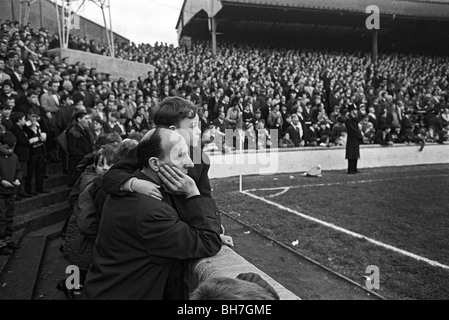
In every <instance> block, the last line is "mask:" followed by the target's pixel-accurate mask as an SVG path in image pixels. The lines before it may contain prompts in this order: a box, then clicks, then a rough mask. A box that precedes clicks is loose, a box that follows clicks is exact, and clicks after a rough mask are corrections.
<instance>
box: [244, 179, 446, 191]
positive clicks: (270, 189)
mask: <svg viewBox="0 0 449 320" xmlns="http://www.w3.org/2000/svg"><path fill="white" fill-rule="evenodd" d="M447 176H449V174H438V175H436V174H434V175H426V176H409V177H398V178H391V179H369V180H355V181H340V182H328V183H313V184H300V185H294V186H287V187H285V186H284V187H272V188H255V189H247V190H243V191H242V192H243V193H245V192H256V191H274V190H282V191H281V192H278V193H275V194H273V195H270V196H269V197H277V196H279V195H281V194H283V193H285V192H287V191H288V190H290V189H296V188H310V187H325V186H338V185H345V184H359V183H371V182H385V181H397V180H408V179H422V178H436V177H447Z"/></svg>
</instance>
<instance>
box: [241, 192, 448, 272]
mask: <svg viewBox="0 0 449 320" xmlns="http://www.w3.org/2000/svg"><path fill="white" fill-rule="evenodd" d="M242 193H243V194H246V195H248V196H250V197H252V198H254V199H257V200H260V201H263V202H266V203H268V204H271V205H273V206H275V207H277V208H279V209H281V210H285V211H288V212H291V213H293V214H295V215H297V216H300V217H302V218H304V219H307V220H310V221H313V222H316V223H319V224H322V225H324V226H326V227H329V228H332V229H334V230H337V231H340V232H343V233H346V234H348V235H350V236H353V237H355V238H359V239H365V240H366V241H368V242H371V243H372V244H375V245H377V246H380V247H383V248H386V249H389V250H392V251H394V252H396V253H399V254H402V255H405V256H407V257H410V258H413V259H415V260H418V261H423V262H426V263H428V264H430V265H431V266H434V267H440V268H443V269H446V270H449V266H447V265H445V264H442V263H440V262H438V261H434V260H430V259H427V258H425V257H421V256H419V255H417V254H414V253H411V252H408V251H405V250H402V249H399V248H396V247H393V246H391V245H389V244H385V243H383V242H380V241H377V240H374V239H372V238H368V237H366V236H364V235H361V234H359V233H355V232H352V231H349V230H347V229H344V228H341V227H339V226H336V225H335V224H333V223H329V222H326V221H323V220H319V219H316V218H313V217H311V216H308V215H306V214H304V213H301V212H298V211H295V210H293V209H290V208H287V207H284V206H283V205H280V204H278V203H276V202H273V201H270V200H267V199H265V198H263V197H259V196H256V195H254V194H251V193H250V192H248V191H242Z"/></svg>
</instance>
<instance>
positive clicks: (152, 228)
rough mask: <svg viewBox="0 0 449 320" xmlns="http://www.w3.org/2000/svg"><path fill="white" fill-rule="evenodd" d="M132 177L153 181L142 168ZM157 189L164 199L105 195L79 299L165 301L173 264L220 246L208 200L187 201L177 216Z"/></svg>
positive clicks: (215, 217) (215, 218)
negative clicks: (91, 256)
mask: <svg viewBox="0 0 449 320" xmlns="http://www.w3.org/2000/svg"><path fill="white" fill-rule="evenodd" d="M135 176H136V177H138V178H139V179H146V180H150V181H151V179H149V177H148V176H146V175H144V174H143V173H141V172H138V173H135ZM153 182H154V180H153ZM161 193H162V196H163V200H162V201H159V200H156V199H154V198H152V197H150V196H147V195H143V194H139V193H129V194H128V195H126V196H124V197H113V196H108V198H107V199H106V201H105V203H104V207H103V213H102V216H101V221H100V227H99V232H98V236H97V240H96V242H95V246H94V262H93V264H92V266H91V268H90V269H89V272H88V274H87V278H86V283H85V287H84V292H83V298H85V299H120V300H142V299H165V298H166V297H167V296H166V294H167V285H168V284H169V282H170V281H169V280H170V277H171V272H172V271H171V269H172V268H173V266H176V265H177V264H179V262H182V261H184V260H189V259H200V258H205V257H210V256H213V255H215V254H217V253H218V251H219V250H220V249H221V245H222V244H221V238H220V226H221V225H220V221H219V219H218V215H217V212H216V207H215V202H214V200H213V199H212V198H209V197H204V196H195V197H191V198H189V199H187V201H186V202H185V210H186V214H185V217H184V220H181V219H180V217H179V215H178V213H177V212H176V210H175V209H174V208H173V206H174V205H173V204H172V202H171V199H172V197H171V196H170V195H169V194H168V193H166V192H165V191H164V190H163V189H162V188H161Z"/></svg>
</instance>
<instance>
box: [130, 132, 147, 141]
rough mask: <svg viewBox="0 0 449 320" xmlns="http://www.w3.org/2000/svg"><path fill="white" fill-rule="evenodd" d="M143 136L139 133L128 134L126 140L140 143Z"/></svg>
mask: <svg viewBox="0 0 449 320" xmlns="http://www.w3.org/2000/svg"><path fill="white" fill-rule="evenodd" d="M142 138H143V134H142V133H141V132H133V133H130V134H128V139H133V140H136V141H137V142H140V140H142Z"/></svg>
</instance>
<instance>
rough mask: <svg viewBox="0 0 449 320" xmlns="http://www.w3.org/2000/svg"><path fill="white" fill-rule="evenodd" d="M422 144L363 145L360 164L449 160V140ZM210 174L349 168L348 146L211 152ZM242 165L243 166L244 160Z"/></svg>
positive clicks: (365, 165) (421, 162) (225, 174)
mask: <svg viewBox="0 0 449 320" xmlns="http://www.w3.org/2000/svg"><path fill="white" fill-rule="evenodd" d="M419 148H420V147H419V146H418V145H395V146H389V147H384V146H380V145H362V146H360V160H359V162H358V168H375V167H391V166H409V165H420V164H435V163H449V144H443V145H441V144H436V143H428V144H426V146H425V147H424V149H423V150H422V151H419ZM209 157H210V160H211V166H210V169H209V178H210V179H214V178H226V177H232V176H239V175H240V173H241V174H242V175H258V174H276V173H290V172H291V173H293V172H305V171H308V170H309V169H310V168H311V167H313V166H315V165H318V164H319V165H321V169H322V170H345V169H347V160H345V148H344V147H331V148H326V147H303V148H291V149H273V150H271V151H266V150H262V151H254V150H251V151H244V152H243V153H242V155H240V153H239V152H238V151H237V152H235V153H229V154H225V155H223V154H219V155H216V154H215V155H214V154H209ZM241 163H242V165H241V166H240V164H241Z"/></svg>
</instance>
